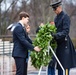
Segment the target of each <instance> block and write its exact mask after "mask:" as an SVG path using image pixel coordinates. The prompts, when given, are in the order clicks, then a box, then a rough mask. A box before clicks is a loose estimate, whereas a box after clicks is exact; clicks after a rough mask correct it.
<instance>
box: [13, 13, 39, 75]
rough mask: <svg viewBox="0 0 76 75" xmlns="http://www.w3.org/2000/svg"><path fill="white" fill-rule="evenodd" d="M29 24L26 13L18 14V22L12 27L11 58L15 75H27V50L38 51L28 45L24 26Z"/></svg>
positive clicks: (36, 48) (28, 41) (37, 48)
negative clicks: (14, 67) (14, 66)
mask: <svg viewBox="0 0 76 75" xmlns="http://www.w3.org/2000/svg"><path fill="white" fill-rule="evenodd" d="M28 22H29V15H28V13H26V12H21V13H20V14H19V22H18V23H17V24H16V25H15V27H13V32H12V33H13V42H14V47H13V52H12V56H13V58H14V60H15V64H16V69H17V70H16V75H27V62H26V59H27V58H28V50H31V51H32V50H35V51H37V52H38V51H40V48H39V47H38V46H36V47H34V46H33V45H32V44H31V43H30V39H29V37H28V35H27V32H26V30H25V26H26V24H27V23H28Z"/></svg>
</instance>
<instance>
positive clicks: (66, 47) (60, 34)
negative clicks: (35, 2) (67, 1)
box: [50, 1, 76, 75]
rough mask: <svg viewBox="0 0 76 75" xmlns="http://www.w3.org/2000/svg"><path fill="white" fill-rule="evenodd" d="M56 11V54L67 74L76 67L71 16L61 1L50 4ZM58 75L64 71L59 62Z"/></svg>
mask: <svg viewBox="0 0 76 75" xmlns="http://www.w3.org/2000/svg"><path fill="white" fill-rule="evenodd" d="M50 6H51V7H52V8H53V10H54V12H55V13H56V15H57V16H56V17H55V21H54V22H55V25H56V28H57V33H56V34H52V36H53V37H54V39H55V40H56V41H57V49H56V55H57V57H58V59H59V60H60V62H61V64H62V66H63V67H64V69H65V74H66V75H69V69H70V68H74V67H76V59H75V49H74V46H73V44H72V41H71V39H70V37H69V30H70V18H69V16H68V15H67V14H66V13H65V12H64V11H63V10H62V6H61V1H59V2H56V3H53V4H51V5H50ZM57 68H58V75H63V71H62V69H61V67H60V66H59V64H58V63H57Z"/></svg>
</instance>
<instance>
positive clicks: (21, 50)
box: [12, 23, 34, 58]
mask: <svg viewBox="0 0 76 75" xmlns="http://www.w3.org/2000/svg"><path fill="white" fill-rule="evenodd" d="M13 42H14V47H13V52H12V56H13V57H23V58H26V57H27V56H28V49H29V50H33V49H34V46H33V45H32V44H31V43H32V42H31V40H30V39H29V37H28V35H27V33H26V30H25V29H24V28H23V27H22V25H21V24H20V23H17V24H16V27H15V29H14V31H13Z"/></svg>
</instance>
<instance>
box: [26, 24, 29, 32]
mask: <svg viewBox="0 0 76 75" xmlns="http://www.w3.org/2000/svg"><path fill="white" fill-rule="evenodd" d="M26 32H27V33H30V26H29V25H27V26H26Z"/></svg>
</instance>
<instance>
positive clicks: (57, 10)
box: [54, 6, 62, 14]
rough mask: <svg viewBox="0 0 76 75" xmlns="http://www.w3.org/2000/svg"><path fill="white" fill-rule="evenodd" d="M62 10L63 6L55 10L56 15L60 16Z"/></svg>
mask: <svg viewBox="0 0 76 75" xmlns="http://www.w3.org/2000/svg"><path fill="white" fill-rule="evenodd" d="M61 10H62V8H61V6H59V7H56V8H55V9H54V12H55V13H56V14H59V13H60V12H61Z"/></svg>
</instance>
